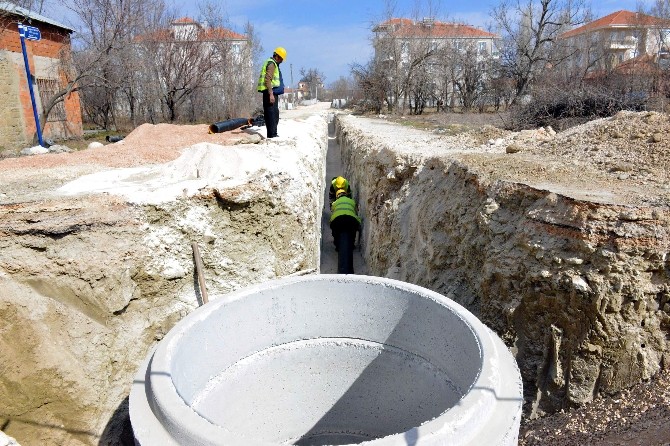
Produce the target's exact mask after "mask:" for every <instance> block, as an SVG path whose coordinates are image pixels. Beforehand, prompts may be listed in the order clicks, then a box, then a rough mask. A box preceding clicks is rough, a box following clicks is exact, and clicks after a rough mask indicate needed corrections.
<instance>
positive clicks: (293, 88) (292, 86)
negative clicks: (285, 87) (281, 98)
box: [289, 64, 297, 107]
mask: <svg viewBox="0 0 670 446" xmlns="http://www.w3.org/2000/svg"><path fill="white" fill-rule="evenodd" d="M289 67H291V90H293V94H292V95H291V99H292V101H291V102H292V103H293V106H294V107H295V99H296V98H295V95H296V93H297V92H296V91H295V85H293V64H289Z"/></svg>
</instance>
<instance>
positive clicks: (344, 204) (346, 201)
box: [330, 197, 361, 223]
mask: <svg viewBox="0 0 670 446" xmlns="http://www.w3.org/2000/svg"><path fill="white" fill-rule="evenodd" d="M330 210H331V212H332V214H331V215H330V222H331V223H332V222H333V220H335V219H336V218H337V217H341V216H342V215H349V216H351V217H354V218H355V219H356V220H358V223H360V222H361V219H360V217H358V214H357V213H356V202H355V201H354V200H353V199H351V198H349V197H340V198H338V199H337V200H335V201H333V204H331V205H330Z"/></svg>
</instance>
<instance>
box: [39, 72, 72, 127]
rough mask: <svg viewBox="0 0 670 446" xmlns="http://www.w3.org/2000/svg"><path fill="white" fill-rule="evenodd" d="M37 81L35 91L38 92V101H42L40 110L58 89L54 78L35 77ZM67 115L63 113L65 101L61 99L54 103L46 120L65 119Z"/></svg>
mask: <svg viewBox="0 0 670 446" xmlns="http://www.w3.org/2000/svg"><path fill="white" fill-rule="evenodd" d="M35 81H36V82H37V91H39V94H40V101H41V103H42V112H44V111H45V109H44V107H45V106H46V104H47V103H48V102H49V100H50V99H51V98H52V97H53V96H54V95H55V94H56V93H58V91H59V90H60V88H59V86H58V81H57V80H56V79H39V78H38V79H35ZM66 120H67V115H66V113H65V103H64V102H63V101H61V102H59V103H58V104H56V105H54V107H53V108H52V109H51V111H50V112H49V116H48V117H47V122H57V121H66Z"/></svg>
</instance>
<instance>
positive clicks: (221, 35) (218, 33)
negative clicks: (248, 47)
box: [203, 28, 247, 40]
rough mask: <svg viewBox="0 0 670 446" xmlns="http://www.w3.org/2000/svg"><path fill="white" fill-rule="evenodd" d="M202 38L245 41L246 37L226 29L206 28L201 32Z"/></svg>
mask: <svg viewBox="0 0 670 446" xmlns="http://www.w3.org/2000/svg"><path fill="white" fill-rule="evenodd" d="M203 38H205V39H227V40H234V39H239V40H246V38H247V36H245V35H244V34H240V33H236V32H235V31H231V30H229V29H226V28H207V29H206V30H204V31H203Z"/></svg>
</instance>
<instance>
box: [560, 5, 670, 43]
mask: <svg viewBox="0 0 670 446" xmlns="http://www.w3.org/2000/svg"><path fill="white" fill-rule="evenodd" d="M657 26H670V22H669V21H668V20H664V19H659V18H658V17H654V16H650V15H647V14H642V13H640V12H631V11H625V10H621V11H616V12H613V13H612V14H609V15H606V16H605V17H602V18H599V19H598V20H594V21H593V22H589V23H587V24H586V25H582V26H580V27H578V28H575V29H573V30H570V31H568V32H565V33H563V34H561V38H563V39H566V38H568V37H573V36H576V35H579V34H584V33H588V32H591V31H596V30H598V29H604V28H616V27H638V28H639V27H657Z"/></svg>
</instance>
